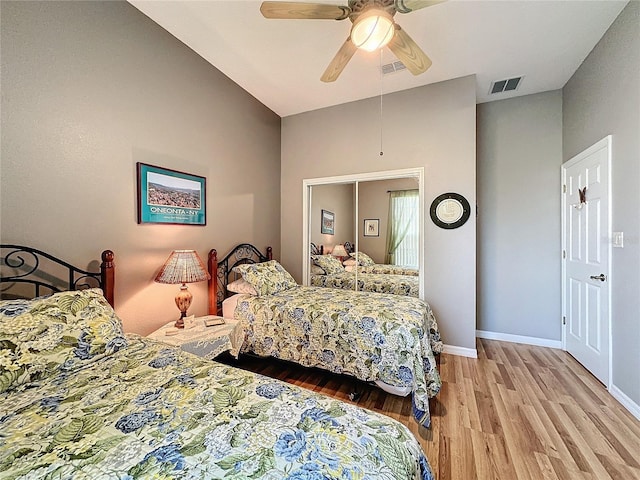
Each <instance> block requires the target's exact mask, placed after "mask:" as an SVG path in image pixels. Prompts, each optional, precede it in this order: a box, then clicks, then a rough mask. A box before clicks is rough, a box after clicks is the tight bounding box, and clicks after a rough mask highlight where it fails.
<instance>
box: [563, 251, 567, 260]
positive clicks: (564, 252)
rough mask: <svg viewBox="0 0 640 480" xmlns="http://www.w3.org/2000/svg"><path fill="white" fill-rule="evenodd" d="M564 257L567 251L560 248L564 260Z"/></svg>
mask: <svg viewBox="0 0 640 480" xmlns="http://www.w3.org/2000/svg"><path fill="white" fill-rule="evenodd" d="M565 258H567V251H566V250H562V259H563V260H564V259H565Z"/></svg>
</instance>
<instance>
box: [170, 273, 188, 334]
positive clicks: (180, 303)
mask: <svg viewBox="0 0 640 480" xmlns="http://www.w3.org/2000/svg"><path fill="white" fill-rule="evenodd" d="M192 299H193V295H191V292H190V291H189V289H188V288H187V284H186V283H183V284H182V286H181V287H180V291H179V292H178V294H177V295H176V306H177V307H178V309H179V310H180V318H179V319H178V320H176V323H175V324H174V325H173V326H174V327H176V328H184V317H186V316H187V310H189V307H190V306H191V300H192Z"/></svg>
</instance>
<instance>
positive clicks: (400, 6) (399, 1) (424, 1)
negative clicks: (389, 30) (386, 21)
mask: <svg viewBox="0 0 640 480" xmlns="http://www.w3.org/2000/svg"><path fill="white" fill-rule="evenodd" d="M446 1H447V0H393V5H394V7H395V8H396V11H397V12H400V13H409V12H413V11H414V10H419V9H421V8H426V7H430V6H432V5H437V4H438V3H442V2H446Z"/></svg>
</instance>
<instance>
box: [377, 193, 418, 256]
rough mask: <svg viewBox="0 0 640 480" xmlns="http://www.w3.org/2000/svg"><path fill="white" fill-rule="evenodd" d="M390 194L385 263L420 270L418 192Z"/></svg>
mask: <svg viewBox="0 0 640 480" xmlns="http://www.w3.org/2000/svg"><path fill="white" fill-rule="evenodd" d="M389 194H390V195H389V220H388V221H389V225H388V227H387V245H386V252H387V254H386V257H385V263H388V264H392V265H401V266H403V267H410V268H418V246H419V244H420V242H419V240H420V224H419V219H418V199H419V197H418V190H398V191H394V192H389Z"/></svg>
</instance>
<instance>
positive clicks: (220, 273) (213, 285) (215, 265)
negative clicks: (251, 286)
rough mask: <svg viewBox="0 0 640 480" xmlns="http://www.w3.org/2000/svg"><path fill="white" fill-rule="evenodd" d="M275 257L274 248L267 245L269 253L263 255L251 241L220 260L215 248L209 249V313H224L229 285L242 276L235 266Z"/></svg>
mask: <svg viewBox="0 0 640 480" xmlns="http://www.w3.org/2000/svg"><path fill="white" fill-rule="evenodd" d="M272 259H273V249H272V248H271V247H267V254H266V255H263V254H262V253H260V250H258V249H257V248H256V247H254V246H253V245H251V244H249V243H241V244H240V245H237V246H236V247H234V248H233V250H231V252H229V253H228V254H227V256H226V257H224V258H223V259H222V260H220V261H218V252H217V251H216V249H215V248H212V249H211V250H210V251H209V260H208V262H207V263H208V267H209V274H210V275H211V278H210V279H209V315H222V302H223V300H224V299H225V298H227V297H228V296H229V292H228V291H227V285H229V283H230V282H233V281H234V280H237V279H238V278H240V274H238V273H236V272H234V271H233V267H236V266H238V265H243V264H245V263H260V262H266V261H268V260H272Z"/></svg>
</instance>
